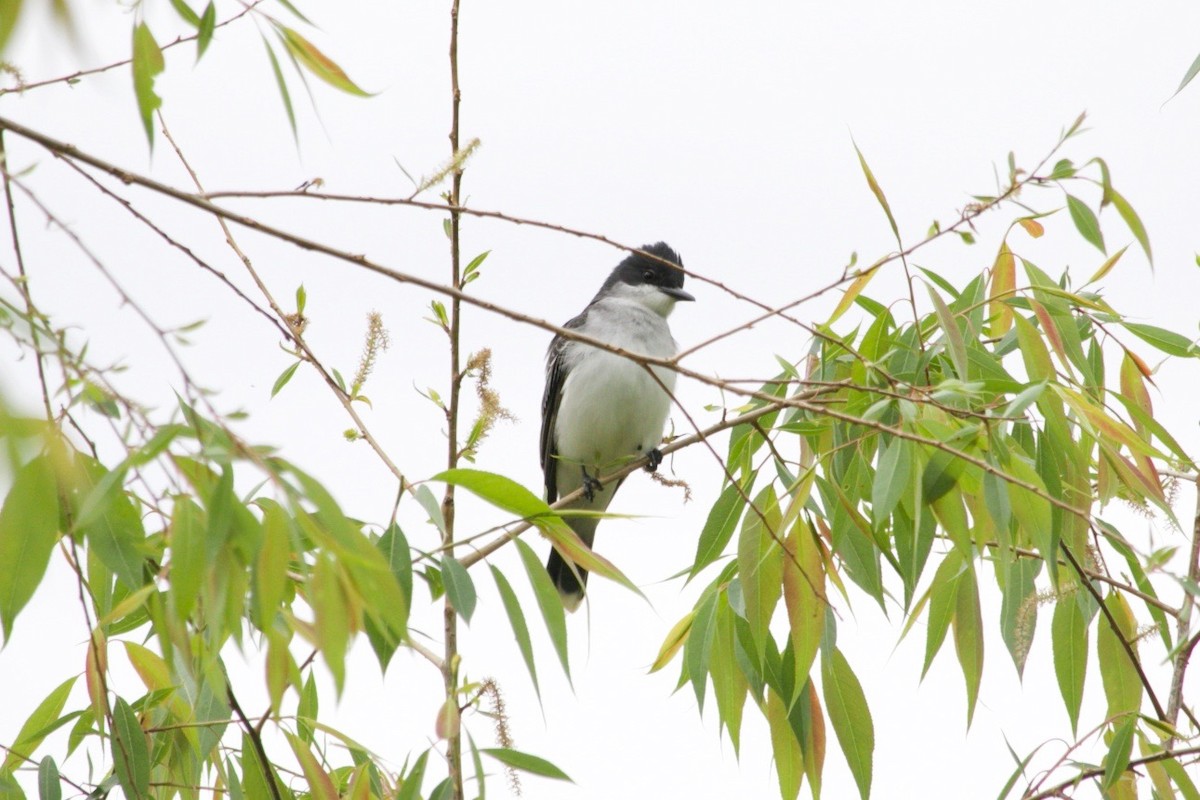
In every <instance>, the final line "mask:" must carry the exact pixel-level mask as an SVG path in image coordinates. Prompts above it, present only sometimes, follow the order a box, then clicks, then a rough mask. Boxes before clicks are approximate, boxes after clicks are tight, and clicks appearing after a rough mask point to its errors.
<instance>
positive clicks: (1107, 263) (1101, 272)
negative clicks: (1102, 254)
mask: <svg viewBox="0 0 1200 800" xmlns="http://www.w3.org/2000/svg"><path fill="white" fill-rule="evenodd" d="M1128 249H1129V245H1125V246H1124V247H1122V248H1121V249H1120V250H1118V251H1117V252H1115V253H1113V254H1112V255H1111V256H1109V257H1108V258H1106V259H1105V260H1104V263H1103V264H1101V265H1100V269H1098V270H1096V272H1095V273H1094V274H1093V275H1092V277H1090V278H1088V281H1087V282H1088V283H1095V282H1096V281H1098V280H1100V279H1101V278H1103V277H1104V276H1105V275H1107V274H1108V273H1110V272H1112V268H1113V267H1115V266H1116V265H1117V262H1118V261H1120V260H1121V256H1123V255H1125V251H1126V250H1128ZM1084 285H1085V286H1086V285H1087V284H1084Z"/></svg>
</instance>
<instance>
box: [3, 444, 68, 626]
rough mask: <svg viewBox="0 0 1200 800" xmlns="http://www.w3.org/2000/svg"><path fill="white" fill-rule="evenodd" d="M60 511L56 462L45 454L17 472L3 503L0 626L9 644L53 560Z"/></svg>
mask: <svg viewBox="0 0 1200 800" xmlns="http://www.w3.org/2000/svg"><path fill="white" fill-rule="evenodd" d="M58 516H59V511H58V487H57V484H56V482H55V479H54V467H53V465H52V464H51V461H50V457H49V456H48V455H40V456H38V457H36V458H34V459H33V460H32V461H30V462H29V463H28V464H26V465H25V466H23V467H21V469H20V470H18V471H17V474H16V477H15V478H14V479H13V482H12V486H11V487H10V488H9V490H8V497H6V498H4V505H3V507H0V564H3V565H4V566H3V567H2V568H0V626H2V627H3V629H4V641H5V642H6V643H7V642H8V641H9V640H10V639H11V638H12V627H13V621H14V620H15V619H16V618H17V614H19V613H20V612H21V609H23V608H24V607H25V604H26V603H28V602H29V598H31V597H33V593H34V591H35V590H36V589H37V587H38V585H39V584H40V583H41V582H42V576H43V575H44V574H45V572H46V565H47V564H49V563H50V553H51V552H52V551H53V550H54V543H55V541H57V539H58Z"/></svg>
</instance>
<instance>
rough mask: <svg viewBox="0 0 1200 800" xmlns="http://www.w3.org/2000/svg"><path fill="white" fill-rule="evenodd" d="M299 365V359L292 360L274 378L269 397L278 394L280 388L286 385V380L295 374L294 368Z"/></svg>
mask: <svg viewBox="0 0 1200 800" xmlns="http://www.w3.org/2000/svg"><path fill="white" fill-rule="evenodd" d="M299 366H300V362H299V361H293V362H292V363H291V364H289V365H288V367H287V368H286V369H285V370H284V371H283V372H281V373H279V377H278V378H276V379H275V384H274V385H273V386H272V387H271V397H274V396H275V395H277V394H279V392H280V390H282V389H283V387H285V386H287V385H288V381H290V380H291V379H292V376H293V375H295V374H296V369H297V368H298V367H299Z"/></svg>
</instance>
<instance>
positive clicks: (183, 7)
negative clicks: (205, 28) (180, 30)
mask: <svg viewBox="0 0 1200 800" xmlns="http://www.w3.org/2000/svg"><path fill="white" fill-rule="evenodd" d="M171 7H172V8H174V9H175V12H176V13H177V14H179V16H180V18H182V19H183V21H184V22H186V23H187V24H188V25H191V26H192V27H193V28H199V27H200V17H199V16H197V14H196V12H195V11H193V10H192V7H191V6H189V5H188V4H187V3H185V2H184V1H183V0H171Z"/></svg>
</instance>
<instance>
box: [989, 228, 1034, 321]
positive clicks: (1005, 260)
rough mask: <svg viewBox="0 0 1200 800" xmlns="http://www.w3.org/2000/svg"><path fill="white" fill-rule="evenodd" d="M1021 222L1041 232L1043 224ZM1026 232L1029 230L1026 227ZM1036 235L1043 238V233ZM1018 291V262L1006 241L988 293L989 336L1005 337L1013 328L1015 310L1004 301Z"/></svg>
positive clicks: (993, 270)
mask: <svg viewBox="0 0 1200 800" xmlns="http://www.w3.org/2000/svg"><path fill="white" fill-rule="evenodd" d="M1021 222H1022V224H1024V223H1030V224H1033V225H1037V227H1038V230H1039V231H1040V230H1041V228H1042V226H1041V224H1039V223H1037V222H1034V221H1033V220H1021ZM1026 230H1029V228H1028V227H1026ZM1036 235H1037V236H1041V233H1040V232H1039V233H1038V234H1036ZM1016 289H1017V261H1016V259H1015V258H1013V254H1012V250H1009V249H1008V242H1007V241H1004V242H1001V243H1000V252H998V253H997V254H996V261H995V263H994V264H992V285H991V288H990V289H989V291H988V317H989V319H990V320H991V322H990V324H989V327H988V335H989V336H991V337H993V338H995V337H999V336H1003V335H1004V334H1006V333H1008V329H1009V328H1011V327H1012V324H1013V310H1012V309H1011V308H1009V306H1008V303H1006V302H1004V301H1005V300H1007V299H1009V298H1011V297H1012V296H1013V295H1014V293H1015V292H1016Z"/></svg>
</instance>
